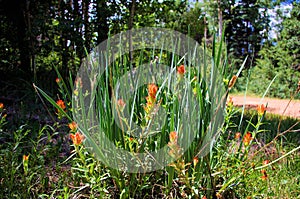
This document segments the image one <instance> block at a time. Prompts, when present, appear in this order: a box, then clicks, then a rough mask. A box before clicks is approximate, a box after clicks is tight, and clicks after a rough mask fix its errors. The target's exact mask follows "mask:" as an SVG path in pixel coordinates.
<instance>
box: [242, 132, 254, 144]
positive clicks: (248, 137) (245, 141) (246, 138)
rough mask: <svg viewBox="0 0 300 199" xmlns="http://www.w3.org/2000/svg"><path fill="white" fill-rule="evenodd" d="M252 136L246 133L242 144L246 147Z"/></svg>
mask: <svg viewBox="0 0 300 199" xmlns="http://www.w3.org/2000/svg"><path fill="white" fill-rule="evenodd" d="M252 139H253V138H252V134H251V133H250V132H247V133H246V134H245V135H244V138H243V143H244V144H245V145H246V146H247V145H249V143H250V141H251V140H252Z"/></svg>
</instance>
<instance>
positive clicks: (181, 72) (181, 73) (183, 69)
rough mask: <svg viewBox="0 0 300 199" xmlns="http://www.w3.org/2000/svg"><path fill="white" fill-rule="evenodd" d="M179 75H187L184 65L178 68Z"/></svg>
mask: <svg viewBox="0 0 300 199" xmlns="http://www.w3.org/2000/svg"><path fill="white" fill-rule="evenodd" d="M177 73H178V74H179V75H183V74H184V73H185V68H184V65H181V66H178V67H177Z"/></svg>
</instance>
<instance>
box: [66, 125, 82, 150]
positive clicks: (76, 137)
mask: <svg viewBox="0 0 300 199" xmlns="http://www.w3.org/2000/svg"><path fill="white" fill-rule="evenodd" d="M68 126H69V128H70V129H71V132H72V133H70V138H71V140H72V142H73V144H74V145H75V146H78V145H80V144H81V143H82V142H83V140H84V135H82V134H81V133H80V132H76V131H77V123H76V122H74V121H73V122H71V123H70V124H68ZM74 132H76V133H75V134H74Z"/></svg>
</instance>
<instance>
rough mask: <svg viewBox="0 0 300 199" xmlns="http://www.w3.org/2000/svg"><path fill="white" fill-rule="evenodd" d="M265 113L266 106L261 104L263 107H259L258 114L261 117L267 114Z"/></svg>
mask: <svg viewBox="0 0 300 199" xmlns="http://www.w3.org/2000/svg"><path fill="white" fill-rule="evenodd" d="M265 111H266V107H265V105H263V104H261V105H258V106H257V113H258V114H259V115H263V114H264V113H265Z"/></svg>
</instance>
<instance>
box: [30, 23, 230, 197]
mask: <svg viewBox="0 0 300 199" xmlns="http://www.w3.org/2000/svg"><path fill="white" fill-rule="evenodd" d="M155 31H158V32H159V31H161V34H159V33H157V32H155ZM166 33H168V34H171V37H169V35H167V36H166V35H164V34H166ZM153 34H154V36H153ZM172 34H173V32H172V31H167V30H161V29H155V30H154V31H153V30H151V29H143V30H139V31H136V32H134V31H133V32H132V35H133V41H135V43H133V45H134V46H133V48H134V49H135V51H132V52H131V51H130V50H129V46H128V43H126V42H127V41H126V39H127V36H128V35H126V34H124V35H122V34H120V35H117V36H115V37H113V39H109V40H108V41H107V42H106V43H104V44H102V45H100V46H99V47H97V48H96V49H95V50H94V51H93V52H92V53H91V54H90V55H88V56H87V58H86V59H85V60H83V64H82V66H81V68H80V71H79V73H78V75H77V77H76V79H75V83H74V88H73V89H72V93H68V94H67V93H66V92H68V88H67V86H65V82H60V84H62V86H61V88H62V91H63V92H62V95H61V98H62V99H60V100H61V101H58V100H54V99H52V98H50V97H49V96H48V95H47V94H46V93H45V92H43V91H42V90H40V89H39V88H37V87H36V88H37V89H38V91H39V92H40V93H41V94H42V95H43V96H44V97H46V98H47V100H48V101H49V102H50V103H52V104H53V105H54V106H55V108H56V109H57V114H58V117H60V118H64V117H65V118H67V119H68V120H69V122H72V121H73V122H74V123H75V124H76V125H77V126H76V131H74V132H73V133H72V134H71V137H74V139H73V140H76V138H77V140H81V139H82V140H83V143H84V145H83V146H84V147H82V148H84V149H82V148H81V147H80V146H81V145H80V144H81V142H80V143H78V142H77V143H76V141H75V142H74V145H75V149H76V150H75V151H76V152H77V153H78V154H79V158H80V159H82V164H83V166H87V165H86V164H87V162H88V161H86V156H85V155H84V154H85V153H84V152H80V151H81V150H88V151H89V152H90V153H91V156H92V157H94V158H96V159H97V161H98V160H100V161H99V163H100V162H101V167H102V168H105V169H107V170H109V171H110V178H111V181H112V182H113V184H114V185H115V189H116V190H115V191H116V193H118V194H119V195H121V196H122V197H123V196H124V197H125V198H127V197H135V198H136V197H142V196H145V195H148V196H150V195H152V196H155V195H156V196H157V197H158V196H161V197H162V196H163V197H167V196H168V197H176V196H177V195H182V196H184V195H190V196H197V197H200V196H207V197H209V196H212V195H214V194H215V192H216V189H217V188H216V187H215V182H214V178H213V176H212V171H211V168H212V166H211V164H213V157H212V156H211V155H210V154H211V151H212V148H213V145H214V143H215V142H216V140H217V139H218V137H219V134H220V129H221V127H222V124H223V121H224V119H223V118H224V107H225V100H226V97H227V91H226V87H227V85H226V81H225V82H224V75H225V73H226V72H227V71H226V64H227V63H226V57H225V56H224V55H225V53H224V46H223V45H222V42H220V43H218V44H217V43H216V42H214V43H213V46H212V51H211V52H210V53H209V52H208V50H207V49H206V48H205V47H203V46H200V45H199V44H198V43H196V42H195V41H193V40H192V39H190V38H189V37H186V36H184V35H179V36H178V35H176V34H179V33H176V34H175V36H174V35H172ZM147 42H148V43H147ZM227 83H228V82H227ZM71 95H72V101H71V100H70V96H71ZM68 100H69V101H68ZM62 101H63V102H65V104H62ZM71 104H72V106H71ZM71 114H72V115H71ZM77 131H78V132H77ZM96 159H95V160H94V161H96ZM85 169H90V168H85Z"/></svg>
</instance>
